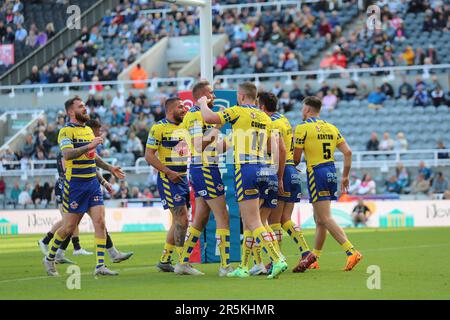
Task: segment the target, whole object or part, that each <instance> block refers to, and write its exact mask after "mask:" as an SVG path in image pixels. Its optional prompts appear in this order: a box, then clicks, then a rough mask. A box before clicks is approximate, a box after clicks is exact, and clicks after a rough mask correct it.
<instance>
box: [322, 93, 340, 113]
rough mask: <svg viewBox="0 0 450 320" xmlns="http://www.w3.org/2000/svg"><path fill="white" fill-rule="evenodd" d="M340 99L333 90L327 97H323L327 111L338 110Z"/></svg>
mask: <svg viewBox="0 0 450 320" xmlns="http://www.w3.org/2000/svg"><path fill="white" fill-rule="evenodd" d="M337 102H338V99H337V97H336V95H334V94H333V93H332V92H331V90H328V91H327V95H326V96H325V97H323V99H322V104H323V107H324V110H325V111H333V110H334V108H336V105H337Z"/></svg>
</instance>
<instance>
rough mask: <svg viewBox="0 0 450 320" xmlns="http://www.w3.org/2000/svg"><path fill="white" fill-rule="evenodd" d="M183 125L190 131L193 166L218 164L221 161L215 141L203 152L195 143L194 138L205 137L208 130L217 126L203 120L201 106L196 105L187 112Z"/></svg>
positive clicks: (189, 141) (189, 140) (189, 142)
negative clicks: (199, 150)
mask: <svg viewBox="0 0 450 320" xmlns="http://www.w3.org/2000/svg"><path fill="white" fill-rule="evenodd" d="M181 126H182V127H183V128H184V129H186V130H187V132H189V139H187V140H188V144H189V149H190V150H191V157H192V158H191V165H192V166H203V167H209V166H216V165H217V164H218V162H219V157H218V154H217V150H216V146H217V142H216V141H214V142H212V143H211V144H210V145H208V146H207V147H206V148H205V150H204V151H203V152H198V151H197V150H196V149H195V148H194V145H193V139H196V138H203V136H204V135H206V134H208V131H209V130H210V129H212V128H214V127H215V125H213V124H207V123H205V121H204V120H203V117H202V114H201V112H200V107H198V106H194V107H192V108H191V109H189V111H188V112H187V113H186V115H185V116H184V119H183V123H182V124H181Z"/></svg>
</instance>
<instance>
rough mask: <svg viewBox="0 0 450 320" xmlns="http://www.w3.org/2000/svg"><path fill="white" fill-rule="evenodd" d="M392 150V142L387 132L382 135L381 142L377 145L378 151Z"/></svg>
mask: <svg viewBox="0 0 450 320" xmlns="http://www.w3.org/2000/svg"><path fill="white" fill-rule="evenodd" d="M393 149H394V140H392V139H391V137H390V135H389V132H385V133H383V140H381V142H380V145H379V150H380V151H391V150H393Z"/></svg>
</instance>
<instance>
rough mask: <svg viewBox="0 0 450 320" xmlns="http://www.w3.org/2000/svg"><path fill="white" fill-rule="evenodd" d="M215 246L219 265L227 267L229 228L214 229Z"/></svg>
mask: <svg viewBox="0 0 450 320" xmlns="http://www.w3.org/2000/svg"><path fill="white" fill-rule="evenodd" d="M216 241H217V247H218V248H219V253H220V266H221V267H223V268H227V267H228V266H229V265H230V230H228V229H217V230H216Z"/></svg>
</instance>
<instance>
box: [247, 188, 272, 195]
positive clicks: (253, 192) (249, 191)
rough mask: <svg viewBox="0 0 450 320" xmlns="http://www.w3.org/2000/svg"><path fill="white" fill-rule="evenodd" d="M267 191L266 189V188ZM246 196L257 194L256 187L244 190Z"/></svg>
mask: <svg viewBox="0 0 450 320" xmlns="http://www.w3.org/2000/svg"><path fill="white" fill-rule="evenodd" d="M267 192H268V190H267ZM244 193H245V195H246V196H254V195H255V194H258V190H256V189H248V190H245V191H244Z"/></svg>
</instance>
